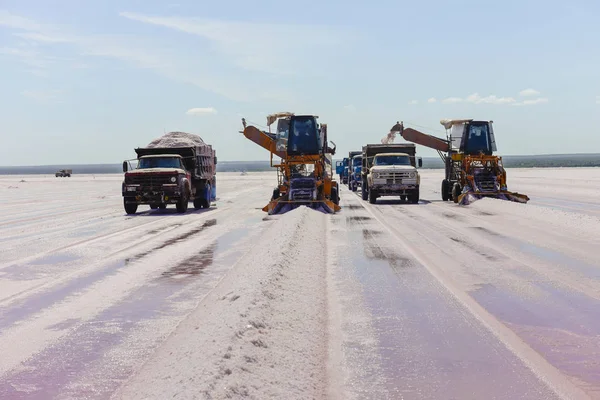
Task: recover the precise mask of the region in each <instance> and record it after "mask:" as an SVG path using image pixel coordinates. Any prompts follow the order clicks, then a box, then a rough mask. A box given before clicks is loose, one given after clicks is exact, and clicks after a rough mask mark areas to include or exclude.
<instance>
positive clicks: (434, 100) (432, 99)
mask: <svg viewBox="0 0 600 400" xmlns="http://www.w3.org/2000/svg"><path fill="white" fill-rule="evenodd" d="M436 101H437V99H436V98H435V97H431V98H429V99H428V100H427V102H428V103H435V102H436Z"/></svg>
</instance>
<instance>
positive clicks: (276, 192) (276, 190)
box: [271, 188, 281, 200]
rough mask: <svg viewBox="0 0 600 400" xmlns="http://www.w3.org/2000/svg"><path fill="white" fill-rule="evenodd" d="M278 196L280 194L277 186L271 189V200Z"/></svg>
mask: <svg viewBox="0 0 600 400" xmlns="http://www.w3.org/2000/svg"><path fill="white" fill-rule="evenodd" d="M279 196H281V193H280V192H279V188H275V189H273V196H272V197H271V200H277V199H278V198H279Z"/></svg>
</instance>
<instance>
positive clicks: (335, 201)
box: [331, 186, 340, 205]
mask: <svg viewBox="0 0 600 400" xmlns="http://www.w3.org/2000/svg"><path fill="white" fill-rule="evenodd" d="M331 201H332V202H333V204H338V205H339V204H340V195H339V193H338V188H337V186H334V187H332V188H331Z"/></svg>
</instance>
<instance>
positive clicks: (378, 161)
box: [373, 156, 411, 165]
mask: <svg viewBox="0 0 600 400" xmlns="http://www.w3.org/2000/svg"><path fill="white" fill-rule="evenodd" d="M373 165H411V164H410V157H408V156H377V157H375V160H374V161H373Z"/></svg>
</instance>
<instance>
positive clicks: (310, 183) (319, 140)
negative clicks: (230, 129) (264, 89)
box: [241, 112, 341, 214]
mask: <svg viewBox="0 0 600 400" xmlns="http://www.w3.org/2000/svg"><path fill="white" fill-rule="evenodd" d="M317 118H318V116H315V115H295V114H294V113H289V112H282V113H276V114H271V115H268V116H267V125H268V126H269V132H265V131H262V130H260V129H258V128H256V127H255V126H252V125H247V124H246V120H245V119H243V118H242V124H243V126H244V130H243V131H242V132H241V133H243V134H244V136H246V138H248V139H249V140H251V141H253V142H254V143H256V144H258V145H259V146H261V147H263V148H265V149H267V150H268V151H269V152H270V154H271V166H272V167H274V168H277V179H278V185H277V187H276V188H275V189H274V190H273V195H272V197H271V201H270V202H269V204H267V205H266V206H265V207H264V208H263V211H266V212H268V213H269V214H283V213H285V212H287V211H290V210H292V209H294V208H296V207H299V206H301V205H304V206H307V207H310V208H313V209H316V210H319V211H322V212H325V213H335V212H336V211H339V210H340V209H341V208H340V206H339V187H338V183H337V182H336V181H334V180H333V176H334V175H333V170H332V155H334V154H335V143H332V144H333V146H334V147H333V148H330V147H329V146H328V145H327V124H319V123H318V122H317ZM275 121H277V132H276V133H271V128H270V126H271V125H272V124H273V123H274V122H275ZM273 155H275V156H277V157H279V158H280V159H281V160H280V162H279V163H278V164H273Z"/></svg>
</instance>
